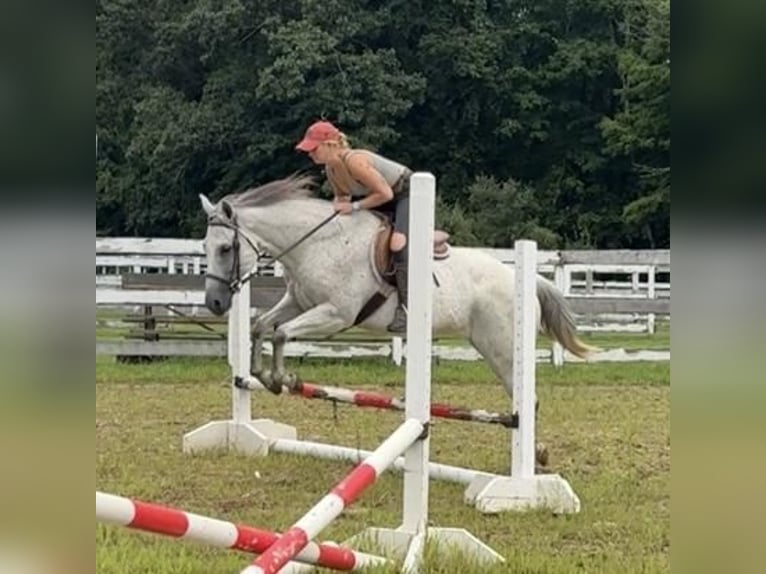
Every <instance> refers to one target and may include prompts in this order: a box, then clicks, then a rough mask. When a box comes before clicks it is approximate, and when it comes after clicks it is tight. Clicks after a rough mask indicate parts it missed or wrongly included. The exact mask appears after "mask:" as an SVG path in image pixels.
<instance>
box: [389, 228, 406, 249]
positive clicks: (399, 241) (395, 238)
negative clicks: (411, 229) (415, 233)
mask: <svg viewBox="0 0 766 574" xmlns="http://www.w3.org/2000/svg"><path fill="white" fill-rule="evenodd" d="M389 246H390V247H391V251H401V250H402V249H404V248H405V247H406V246H407V236H406V235H405V234H404V233H399V232H398V231H394V232H393V233H392V234H391V241H390V243H389Z"/></svg>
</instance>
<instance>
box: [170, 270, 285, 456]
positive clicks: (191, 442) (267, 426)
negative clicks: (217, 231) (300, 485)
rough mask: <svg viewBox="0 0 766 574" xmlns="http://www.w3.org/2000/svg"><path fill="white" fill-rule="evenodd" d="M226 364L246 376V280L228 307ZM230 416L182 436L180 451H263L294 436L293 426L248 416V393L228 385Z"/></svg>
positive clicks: (247, 323)
mask: <svg viewBox="0 0 766 574" xmlns="http://www.w3.org/2000/svg"><path fill="white" fill-rule="evenodd" d="M228 342H229V344H228V349H229V355H228V360H229V365H230V366H231V370H232V375H233V376H234V377H241V378H247V377H250V345H251V343H250V283H249V282H248V283H245V284H244V285H243V286H242V287H241V289H240V290H239V291H238V292H237V293H236V294H235V295H234V298H233V301H232V305H231V309H230V311H229V332H228ZM231 389H232V390H231V392H232V396H231V412H232V418H231V419H230V420H225V421H212V422H209V423H207V424H205V425H203V426H201V427H199V428H197V429H194V430H193V431H191V432H188V433H186V434H185V435H184V437H183V451H184V452H186V453H194V452H200V451H204V450H209V449H226V450H236V451H239V452H243V453H246V454H253V455H266V454H268V452H269V445H270V443H271V442H272V441H274V440H276V439H280V438H283V439H295V438H296V437H297V436H298V435H297V432H296V430H295V427H292V426H289V425H285V424H282V423H278V422H274V421H272V420H270V419H257V420H252V404H251V393H250V391H249V390H246V389H241V388H238V387H237V386H235V385H232V386H231Z"/></svg>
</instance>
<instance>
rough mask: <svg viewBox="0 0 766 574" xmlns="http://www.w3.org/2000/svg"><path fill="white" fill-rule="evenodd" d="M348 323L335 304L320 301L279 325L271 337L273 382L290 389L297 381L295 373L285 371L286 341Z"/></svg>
mask: <svg viewBox="0 0 766 574" xmlns="http://www.w3.org/2000/svg"><path fill="white" fill-rule="evenodd" d="M350 323H351V322H350V321H349V320H348V319H347V318H346V317H344V316H343V315H342V314H341V313H340V312H339V311H338V309H337V307H335V305H333V304H331V303H322V304H321V305H317V306H316V307H312V308H311V309H309V310H308V311H306V312H305V313H303V314H302V315H298V316H297V317H295V318H294V319H292V320H290V321H287V322H286V323H282V324H281V325H279V326H278V327H277V329H276V331H274V337H273V338H272V343H273V345H274V356H273V359H274V363H273V371H274V372H273V378H274V382H275V383H277V382H279V383H280V384H283V385H286V386H287V387H288V388H290V389H294V388H295V387H296V385H297V383H298V376H297V375H296V374H295V373H289V372H287V370H286V369H285V355H284V348H285V344H286V343H287V341H290V340H292V339H295V338H296V337H301V336H303V335H311V334H318V333H322V334H325V335H331V334H333V333H337V332H338V331H340V330H341V329H343V328H345V327H348V326H349V325H350Z"/></svg>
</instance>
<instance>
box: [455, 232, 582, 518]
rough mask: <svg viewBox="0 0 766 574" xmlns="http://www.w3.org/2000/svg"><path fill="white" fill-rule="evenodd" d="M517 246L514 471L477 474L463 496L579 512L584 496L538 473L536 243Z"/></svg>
mask: <svg viewBox="0 0 766 574" xmlns="http://www.w3.org/2000/svg"><path fill="white" fill-rule="evenodd" d="M514 247H515V251H516V257H515V261H516V264H515V276H516V278H515V281H516V285H515V301H514V337H513V345H514V350H513V413H514V414H515V415H516V416H517V417H518V428H514V429H512V431H511V475H510V476H497V477H489V478H488V477H478V478H477V479H476V480H474V482H473V483H472V484H471V485H470V486H469V487H468V489H467V490H466V494H465V497H466V501H467V502H468V503H471V504H475V505H476V508H477V509H479V510H480V511H481V512H486V513H494V512H502V511H506V510H529V509H535V508H547V509H550V510H552V511H553V512H556V513H573V512H579V511H580V499H579V498H578V497H577V495H576V494H575V492H574V490H572V487H571V486H570V485H569V483H568V482H567V481H566V480H564V479H563V478H562V477H561V476H559V475H558V474H535V400H536V393H535V369H536V361H535V342H536V336H537V325H538V315H539V303H538V301H537V244H536V243H535V242H534V241H526V240H521V241H516V242H515V246H514ZM509 343H510V342H509Z"/></svg>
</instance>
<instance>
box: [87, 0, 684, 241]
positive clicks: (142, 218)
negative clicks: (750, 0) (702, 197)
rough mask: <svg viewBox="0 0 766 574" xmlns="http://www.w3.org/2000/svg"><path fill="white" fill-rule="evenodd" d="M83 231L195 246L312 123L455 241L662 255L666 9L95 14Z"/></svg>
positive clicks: (153, 1)
mask: <svg viewBox="0 0 766 574" xmlns="http://www.w3.org/2000/svg"><path fill="white" fill-rule="evenodd" d="M96 49H97V57H96V133H97V135H98V140H99V147H98V154H97V159H96V220H97V229H98V232H99V233H100V234H103V235H139V236H153V237H161V236H177V237H199V236H200V235H201V234H202V233H203V231H204V225H205V221H204V217H202V213H201V210H200V206H199V201H198V198H197V194H198V193H206V194H208V195H209V196H210V197H212V198H219V197H221V196H222V195H224V194H227V193H231V192H234V191H238V190H243V189H246V188H248V187H252V186H254V185H258V184H262V183H265V182H267V181H270V180H273V179H277V178H281V177H284V176H286V175H288V174H291V173H294V172H297V171H304V172H305V171H308V172H313V173H316V174H317V176H318V179H319V180H320V181H321V174H320V172H319V170H318V169H317V168H315V167H314V166H312V164H311V162H310V160H308V158H306V157H305V156H303V155H302V154H299V153H297V152H295V151H294V150H293V146H294V145H295V143H296V141H298V139H299V138H300V137H301V135H302V133H303V131H304V130H305V128H306V127H307V126H308V124H309V123H311V122H312V121H314V120H316V119H318V118H321V117H324V118H327V119H329V120H331V121H333V122H334V123H336V125H338V126H339V127H340V128H341V129H343V130H344V131H345V132H346V133H347V134H348V135H349V137H350V139H351V143H352V144H353V145H357V146H365V147H370V148H372V149H376V150H378V151H380V152H381V153H383V154H386V155H389V156H390V157H392V158H394V159H397V160H400V161H402V162H405V163H407V164H408V165H409V166H410V167H411V168H412V169H414V170H425V171H431V172H432V173H434V174H435V175H436V177H437V185H438V194H439V204H438V213H437V220H438V222H439V223H440V225H441V227H443V228H445V229H447V230H448V231H450V232H451V233H452V234H453V236H454V240H455V242H456V243H460V244H468V245H485V246H508V245H510V244H511V243H512V242H513V240H514V239H516V238H519V237H526V238H532V239H536V240H538V241H539V242H540V244H541V246H543V247H546V248H564V247H569V248H585V247H593V248H602V249H609V248H662V247H668V246H669V242H670V225H669V220H670V4H669V0H506V1H492V0H321V1H319V0H249V1H248V0H97V2H96Z"/></svg>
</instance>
